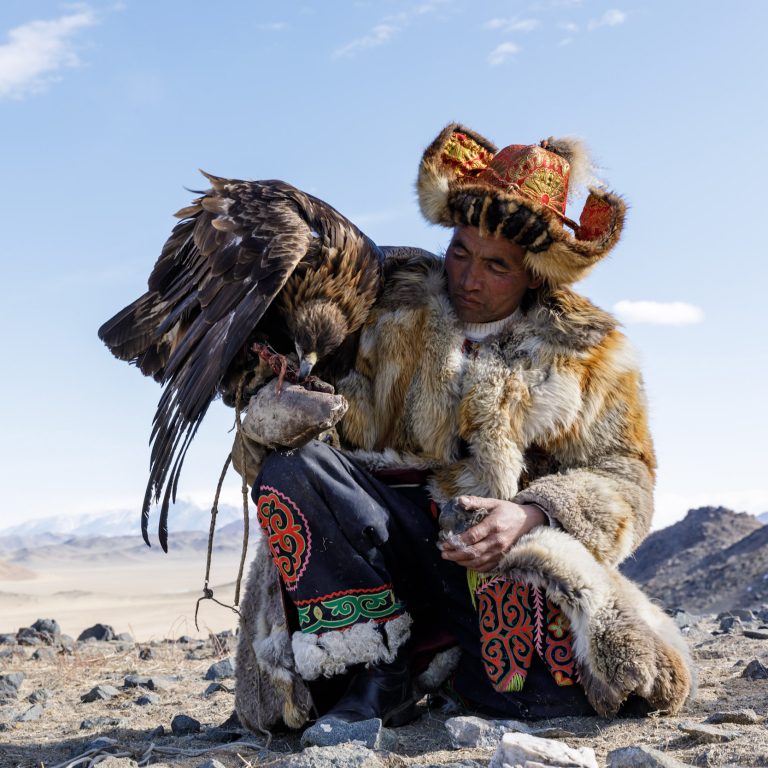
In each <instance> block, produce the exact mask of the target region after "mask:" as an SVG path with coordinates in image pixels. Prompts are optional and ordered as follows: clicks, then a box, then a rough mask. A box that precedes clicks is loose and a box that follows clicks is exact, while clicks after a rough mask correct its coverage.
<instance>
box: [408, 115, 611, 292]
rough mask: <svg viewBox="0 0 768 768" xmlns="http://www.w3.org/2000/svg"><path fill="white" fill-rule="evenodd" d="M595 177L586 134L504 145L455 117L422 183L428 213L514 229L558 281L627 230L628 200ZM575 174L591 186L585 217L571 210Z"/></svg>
mask: <svg viewBox="0 0 768 768" xmlns="http://www.w3.org/2000/svg"><path fill="white" fill-rule="evenodd" d="M593 181H594V171H593V167H592V163H591V161H590V159H589V152H588V151H587V149H586V147H585V145H584V143H583V142H582V141H580V140H579V139H572V138H565V139H555V138H549V139H545V140H544V141H542V142H541V143H540V144H530V145H524V144H512V145H510V146H508V147H504V148H503V149H501V150H497V148H496V146H495V145H494V144H492V143H491V142H490V141H488V140H487V139H485V138H484V137H482V136H481V135H480V134H478V133H476V132H474V131H472V130H470V129H468V128H465V127H464V126H462V125H460V124H459V123H452V124H450V125H448V126H446V128H444V129H443V130H442V131H441V132H440V134H439V135H438V136H437V138H436V139H435V140H434V141H433V142H432V143H431V144H430V145H429V147H427V150H426V151H425V152H424V156H423V157H422V160H421V165H420V167H419V175H418V180H417V184H416V187H417V192H418V196H419V205H420V207H421V212H422V214H423V215H424V217H425V218H426V219H427V221H429V222H431V223H433V224H441V225H442V226H445V227H455V226H462V225H468V226H474V227H478V228H479V229H480V232H481V234H482V235H483V236H486V237H506V238H507V239H509V240H511V241H513V242H515V243H517V244H518V245H520V246H521V247H522V248H524V249H525V251H526V255H525V259H526V265H527V266H528V268H529V269H530V270H531V272H532V273H533V274H534V275H536V276H538V277H540V278H542V279H543V280H544V281H545V282H547V283H548V284H549V285H551V286H553V287H554V286H562V285H568V284H570V283H573V282H575V281H577V280H579V279H581V278H582V277H584V276H585V275H586V274H587V272H589V270H590V269H591V268H592V267H593V266H594V265H595V264H596V263H597V262H598V261H599V260H600V259H602V258H603V257H604V256H605V255H606V254H607V253H608V252H609V251H610V250H611V248H613V246H614V245H615V244H616V243H617V242H618V240H619V237H620V235H621V230H622V228H623V226H624V216H625V212H626V206H625V204H624V201H623V200H622V199H621V198H620V197H618V196H617V195H615V194H613V193H612V192H608V191H606V190H604V189H601V188H599V187H597V186H590V185H591V184H592V183H593ZM569 182H574V184H586V185H587V186H588V190H589V194H588V197H587V200H586V202H585V204H584V209H583V210H582V213H581V216H580V218H579V222H578V223H576V222H574V221H572V220H571V219H569V218H568V217H567V216H566V215H565V204H566V201H567V198H568V188H569ZM566 227H568V228H570V230H572V232H571V231H569V230H568V229H566Z"/></svg>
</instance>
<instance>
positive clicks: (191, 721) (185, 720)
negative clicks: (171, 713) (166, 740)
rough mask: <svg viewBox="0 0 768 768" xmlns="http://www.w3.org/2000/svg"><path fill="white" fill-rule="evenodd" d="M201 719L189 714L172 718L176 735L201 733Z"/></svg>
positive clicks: (172, 728) (172, 726) (172, 725)
mask: <svg viewBox="0 0 768 768" xmlns="http://www.w3.org/2000/svg"><path fill="white" fill-rule="evenodd" d="M200 727H201V726H200V721H199V720H195V718H194V717H190V716H189V715H176V717H174V718H173V720H171V730H172V731H173V735H174V736H186V735H187V734H188V733H200Z"/></svg>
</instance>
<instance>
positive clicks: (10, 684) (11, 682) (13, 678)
mask: <svg viewBox="0 0 768 768" xmlns="http://www.w3.org/2000/svg"><path fill="white" fill-rule="evenodd" d="M23 682H24V673H23V672H7V673H6V674H4V675H0V701H2V700H3V699H15V698H16V697H17V696H18V695H19V688H21V684H22V683H23Z"/></svg>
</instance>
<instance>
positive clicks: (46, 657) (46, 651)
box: [30, 647, 56, 661]
mask: <svg viewBox="0 0 768 768" xmlns="http://www.w3.org/2000/svg"><path fill="white" fill-rule="evenodd" d="M55 657H56V651H54V650H53V648H47V647H44V648H38V649H37V650H36V651H35V652H34V653H33V654H32V656H30V658H31V659H33V660H34V661H50V660H51V659H53V658H55Z"/></svg>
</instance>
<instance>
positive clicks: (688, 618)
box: [674, 611, 701, 629]
mask: <svg viewBox="0 0 768 768" xmlns="http://www.w3.org/2000/svg"><path fill="white" fill-rule="evenodd" d="M674 620H675V624H677V626H678V627H680V629H685V628H686V627H695V626H696V625H697V624H698V623H699V622H700V621H701V616H696V615H695V614H693V613H688V611H677V612H676V613H675V616H674Z"/></svg>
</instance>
